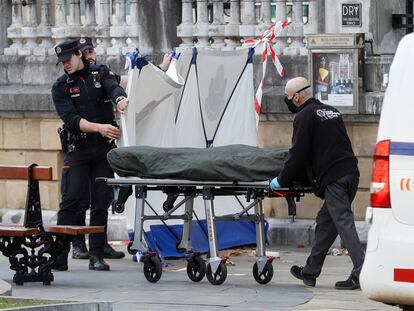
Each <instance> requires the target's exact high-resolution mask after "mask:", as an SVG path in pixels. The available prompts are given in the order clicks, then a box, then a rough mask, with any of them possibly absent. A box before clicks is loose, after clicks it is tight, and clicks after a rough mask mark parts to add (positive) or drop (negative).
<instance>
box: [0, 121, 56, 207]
mask: <svg viewBox="0 0 414 311" xmlns="http://www.w3.org/2000/svg"><path fill="white" fill-rule="evenodd" d="M60 125H61V122H60V120H59V119H57V118H35V117H31V118H7V117H6V118H0V163H1V164H4V165H27V164H30V163H37V164H38V165H45V166H51V167H52V170H53V180H52V181H42V182H40V183H39V185H40V196H41V202H42V207H43V208H45V209H52V210H57V209H58V207H59V198H60V190H59V189H60V187H59V179H60V170H61V168H62V163H63V161H62V160H63V155H62V152H61V151H60V143H59V140H58V136H57V133H56V130H57V128H58V127H59V126H60ZM26 192H27V182H26V181H22V180H0V193H1V195H0V207H2V208H4V207H6V208H13V209H15V208H24V206H25V202H26Z"/></svg>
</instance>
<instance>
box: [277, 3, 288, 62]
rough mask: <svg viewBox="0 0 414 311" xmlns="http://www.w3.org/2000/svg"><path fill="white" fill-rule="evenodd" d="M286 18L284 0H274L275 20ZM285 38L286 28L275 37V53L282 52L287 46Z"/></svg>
mask: <svg viewBox="0 0 414 311" xmlns="http://www.w3.org/2000/svg"><path fill="white" fill-rule="evenodd" d="M286 18H287V16H286V0H276V22H283V21H284V20H285V19H286ZM287 27H290V26H287ZM286 40H287V38H286V30H283V31H282V32H281V33H280V35H279V36H278V37H277V38H276V44H275V46H274V47H275V51H276V53H277V54H282V52H283V49H284V48H285V47H286V46H287V43H286Z"/></svg>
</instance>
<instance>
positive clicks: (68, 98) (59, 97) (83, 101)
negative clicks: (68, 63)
mask: <svg viewBox="0 0 414 311" xmlns="http://www.w3.org/2000/svg"><path fill="white" fill-rule="evenodd" d="M84 64H85V68H84V69H82V70H80V71H77V72H75V73H73V74H67V73H66V74H64V75H62V76H61V77H59V78H58V79H57V80H56V82H55V83H54V84H53V87H52V98H53V102H54V104H55V107H56V111H57V113H58V115H59V116H60V118H61V119H62V120H63V122H64V123H65V125H66V127H67V128H68V130H69V131H71V132H74V133H78V132H80V128H79V122H80V120H81V118H83V119H86V120H87V121H89V122H94V123H102V124H110V123H112V121H113V120H114V107H113V102H115V100H116V99H117V98H118V97H119V96H126V94H125V91H124V89H123V88H122V87H120V86H119V84H118V82H117V81H116V79H115V75H114V74H113V73H112V72H111V71H110V70H109V69H108V67H106V66H105V65H89V63H87V62H84Z"/></svg>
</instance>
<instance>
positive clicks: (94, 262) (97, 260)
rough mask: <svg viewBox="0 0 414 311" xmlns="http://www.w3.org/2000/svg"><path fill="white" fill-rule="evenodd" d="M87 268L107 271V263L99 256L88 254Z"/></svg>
mask: <svg viewBox="0 0 414 311" xmlns="http://www.w3.org/2000/svg"><path fill="white" fill-rule="evenodd" d="M89 270H98V271H109V265H108V264H107V263H106V262H105V260H104V259H103V258H101V257H98V256H94V255H90V256H89Z"/></svg>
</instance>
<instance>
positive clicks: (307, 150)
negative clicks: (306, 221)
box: [278, 98, 359, 198]
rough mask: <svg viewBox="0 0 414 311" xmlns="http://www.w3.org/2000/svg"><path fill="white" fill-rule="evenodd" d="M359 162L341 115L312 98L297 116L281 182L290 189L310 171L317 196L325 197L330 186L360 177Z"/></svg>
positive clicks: (309, 178) (280, 176) (310, 178)
mask: <svg viewBox="0 0 414 311" xmlns="http://www.w3.org/2000/svg"><path fill="white" fill-rule="evenodd" d="M357 163H358V162H357V159H356V157H355V155H354V152H353V151H352V146H351V142H350V140H349V137H348V134H347V132H346V129H345V124H344V122H343V120H342V116H341V114H340V113H339V112H338V110H336V109H335V108H334V107H331V106H328V105H325V104H322V103H321V102H320V101H319V100H317V99H315V98H311V99H309V100H307V101H306V102H305V103H304V104H303V105H302V106H301V107H300V110H299V112H298V113H297V114H296V116H295V119H294V121H293V137H292V147H291V148H290V150H289V156H288V159H287V160H286V162H285V165H284V167H283V170H282V172H281V173H280V174H279V176H278V180H279V183H280V184H281V186H283V187H290V186H292V182H293V181H296V180H302V177H303V175H304V172H306V175H307V176H308V181H309V182H311V183H312V185H313V187H314V192H315V194H316V195H317V196H319V197H322V198H323V196H324V195H323V194H324V192H325V187H326V185H328V184H329V183H331V182H333V181H335V180H337V179H339V178H340V177H343V176H345V175H348V174H352V173H356V174H359V171H358V166H357Z"/></svg>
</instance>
